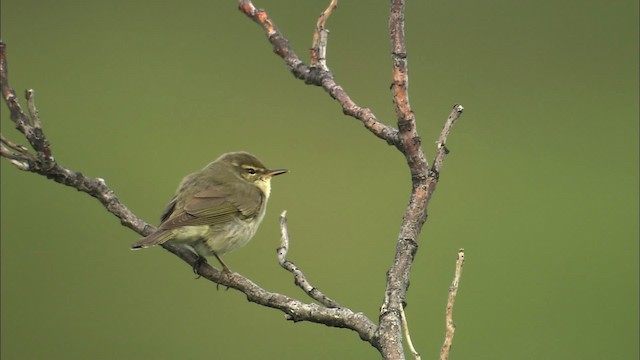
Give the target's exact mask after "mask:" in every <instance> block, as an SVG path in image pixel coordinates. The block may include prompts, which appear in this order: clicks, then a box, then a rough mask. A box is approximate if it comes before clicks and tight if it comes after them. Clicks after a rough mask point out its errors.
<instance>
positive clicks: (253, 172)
mask: <svg viewBox="0 0 640 360" xmlns="http://www.w3.org/2000/svg"><path fill="white" fill-rule="evenodd" d="M247 173H249V174H251V175H253V174H255V173H256V169H254V168H247Z"/></svg>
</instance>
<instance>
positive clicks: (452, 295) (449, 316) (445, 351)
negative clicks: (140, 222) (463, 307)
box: [440, 249, 464, 360]
mask: <svg viewBox="0 0 640 360" xmlns="http://www.w3.org/2000/svg"><path fill="white" fill-rule="evenodd" d="M463 265H464V249H460V250H459V251H458V259H457V260H456V272H455V274H454V276H453V282H451V286H450V287H449V298H448V299H447V311H446V316H445V320H446V327H447V332H446V335H445V338H444V344H442V349H441V350H440V360H447V359H448V358H449V352H450V351H451V344H452V343H453V334H454V332H455V331H456V324H455V323H454V322H453V304H454V303H455V302H456V295H457V294H458V286H459V285H460V276H461V275H462V266H463Z"/></svg>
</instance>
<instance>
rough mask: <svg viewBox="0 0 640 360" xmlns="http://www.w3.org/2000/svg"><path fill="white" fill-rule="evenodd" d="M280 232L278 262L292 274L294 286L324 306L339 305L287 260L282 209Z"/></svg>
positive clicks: (333, 306)
mask: <svg viewBox="0 0 640 360" xmlns="http://www.w3.org/2000/svg"><path fill="white" fill-rule="evenodd" d="M280 232H281V233H282V241H281V245H280V247H279V248H278V250H277V252H278V262H279V263H280V266H282V268H284V269H285V270H287V271H288V272H290V273H292V274H293V277H294V282H295V284H296V286H298V287H299V288H301V289H302V290H303V291H304V292H305V293H306V294H307V295H309V296H310V297H311V298H312V299H313V300H315V301H317V302H319V303H321V304H322V305H324V306H326V307H329V308H337V307H341V306H340V304H338V303H337V302H335V301H333V300H331V298H329V297H328V296H326V295H325V294H324V293H323V292H322V291H320V289H318V288H317V287H315V286H312V285H311V283H309V281H308V280H307V277H306V276H304V273H303V272H302V270H300V268H298V267H297V266H296V265H295V264H294V263H293V262H291V261H289V260H287V252H289V229H288V228H287V212H286V211H283V212H282V214H280Z"/></svg>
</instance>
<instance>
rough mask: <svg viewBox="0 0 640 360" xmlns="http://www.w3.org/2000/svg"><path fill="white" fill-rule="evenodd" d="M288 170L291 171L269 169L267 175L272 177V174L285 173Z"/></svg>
mask: <svg viewBox="0 0 640 360" xmlns="http://www.w3.org/2000/svg"><path fill="white" fill-rule="evenodd" d="M286 172H289V170H287V169H275V170H267V173H266V174H265V175H267V176H269V177H272V176H276V175H280V174H284V173H286Z"/></svg>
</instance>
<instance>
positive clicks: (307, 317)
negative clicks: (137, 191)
mask: <svg viewBox="0 0 640 360" xmlns="http://www.w3.org/2000/svg"><path fill="white" fill-rule="evenodd" d="M7 75H8V71H7V61H6V45H5V44H4V43H3V42H0V85H1V86H2V87H1V92H2V94H3V98H4V99H5V103H6V104H7V106H8V107H9V109H10V111H11V119H12V120H13V121H14V122H15V123H16V128H18V130H20V132H21V133H23V134H24V135H25V137H26V139H27V140H28V141H29V143H30V144H31V146H32V147H33V148H34V150H35V152H36V153H35V155H34V154H31V153H30V152H29V151H28V149H27V148H25V147H24V146H22V145H18V144H16V143H14V142H12V141H10V140H9V139H7V138H6V137H4V136H3V135H2V134H0V140H1V143H0V144H1V147H0V150H1V151H0V155H1V156H2V157H4V158H7V159H9V160H10V161H11V162H12V163H13V164H15V165H16V166H17V167H18V168H19V169H21V170H24V171H29V172H34V173H37V174H40V175H43V176H45V177H47V178H48V179H51V180H54V181H56V182H58V183H61V184H63V185H67V186H70V187H72V188H75V189H77V190H78V191H82V192H85V193H87V194H89V195H91V196H93V197H95V198H96V199H98V200H99V201H100V202H101V203H102V205H103V206H104V207H105V208H106V209H107V210H108V211H109V212H111V213H112V214H113V215H115V216H116V217H117V218H118V219H120V222H121V223H122V225H124V226H126V227H128V228H130V229H132V230H134V231H135V232H137V233H138V234H140V235H142V236H146V235H149V234H150V233H152V232H153V231H154V230H155V227H153V226H152V225H149V224H147V223H145V222H144V221H142V220H141V219H139V218H138V217H137V216H136V215H135V214H134V213H133V212H132V211H131V210H129V209H128V208H127V207H126V206H125V205H124V204H122V202H121V201H120V200H119V199H118V198H117V196H116V195H115V193H114V192H113V191H112V190H111V189H109V187H108V186H107V185H106V183H105V181H104V180H103V179H100V178H90V177H87V176H85V175H83V174H81V173H79V172H75V171H72V170H69V169H67V168H65V167H63V166H61V165H59V164H58V163H57V162H56V161H55V160H54V158H53V156H52V150H51V147H50V146H49V142H48V141H47V138H46V136H45V134H44V131H42V128H41V122H40V119H39V118H38V115H37V110H36V107H35V101H34V97H33V91H32V90H29V91H27V94H26V98H27V103H28V107H29V116H27V115H26V114H25V113H24V112H23V111H22V108H21V106H20V104H19V102H18V100H17V98H16V96H15V92H14V91H13V89H12V88H11V86H10V85H9V81H8V76H7ZM287 237H288V235H287ZM162 247H163V248H164V249H166V250H167V251H169V252H171V253H173V254H174V255H176V256H178V257H179V258H180V259H182V260H183V261H185V262H186V263H188V264H189V265H190V268H191V269H194V270H195V271H196V272H197V273H198V274H199V275H200V276H202V277H203V278H205V279H207V280H210V281H212V282H214V283H216V284H219V285H223V286H227V287H230V288H234V289H236V290H238V291H240V292H242V293H244V294H245V295H246V296H247V300H249V301H251V302H253V303H256V304H259V305H263V306H267V307H270V308H274V309H278V310H280V311H282V312H283V313H285V315H286V318H287V320H291V321H294V322H297V321H310V322H315V323H319V324H324V325H327V326H331V327H338V328H346V329H351V330H353V331H355V332H357V333H358V335H359V336H360V338H361V339H363V340H364V341H367V342H372V341H373V335H374V333H375V329H376V325H375V324H374V323H373V322H372V321H371V320H370V319H369V318H367V317H366V316H365V315H364V314H362V313H355V312H353V311H352V310H350V309H348V308H343V307H339V305H338V304H337V303H335V302H333V300H331V299H330V298H328V297H326V296H324V294H322V293H321V292H319V291H317V292H316V291H313V292H312V293H313V294H314V295H313V296H312V297H313V298H314V299H316V297H314V296H319V295H321V296H322V297H324V298H325V300H324V302H323V301H320V302H321V303H323V305H324V307H323V306H320V305H317V304H307V303H304V302H302V301H300V300H297V299H294V298H291V297H288V296H285V295H282V294H278V293H274V292H269V291H267V290H265V289H263V288H261V287H260V286H258V285H256V284H255V283H253V282H252V281H251V280H249V279H247V278H245V277H244V276H242V275H240V274H238V273H227V272H223V271H219V270H217V269H215V268H213V267H211V266H210V265H209V264H208V263H207V262H203V261H201V260H199V257H198V256H197V255H196V254H195V253H194V252H192V251H190V250H188V249H186V248H185V247H182V246H179V245H175V244H171V243H165V244H162ZM285 254H286V252H285ZM291 265H292V266H293V267H295V265H293V264H292V263H291ZM296 269H297V268H296ZM298 271H299V270H298ZM300 274H302V272H301V271H300ZM303 277H304V276H303ZM305 281H306V280H305ZM307 284H308V283H307ZM320 298H321V297H320ZM374 346H375V345H374Z"/></svg>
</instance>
